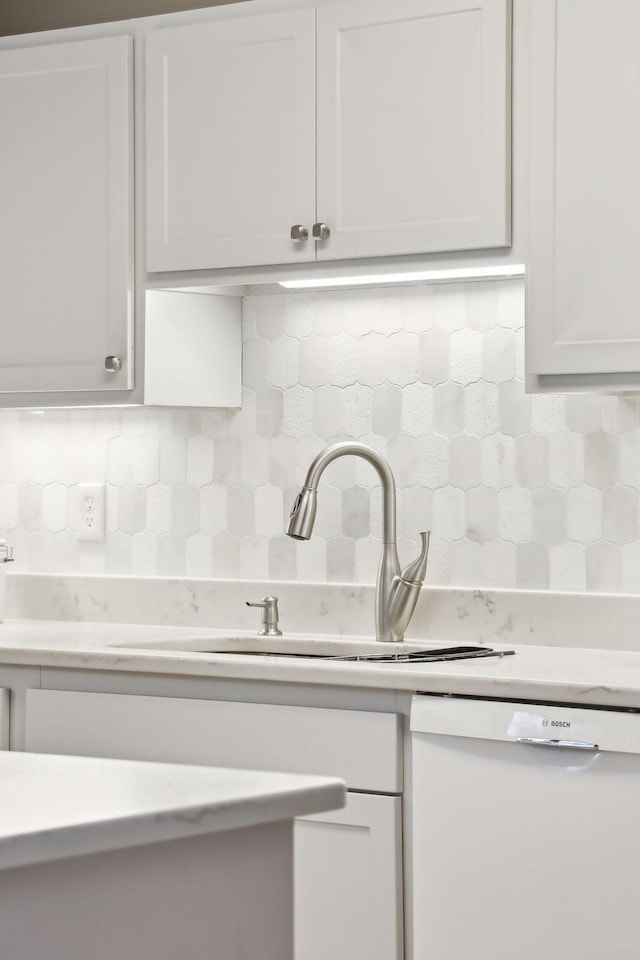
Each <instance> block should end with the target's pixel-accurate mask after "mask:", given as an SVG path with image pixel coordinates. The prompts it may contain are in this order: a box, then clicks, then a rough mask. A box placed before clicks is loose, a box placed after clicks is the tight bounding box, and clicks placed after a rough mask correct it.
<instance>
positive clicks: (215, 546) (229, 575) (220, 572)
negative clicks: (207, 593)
mask: <svg viewBox="0 0 640 960" xmlns="http://www.w3.org/2000/svg"><path fill="white" fill-rule="evenodd" d="M211 552H212V554H213V560H212V567H213V576H214V577H219V578H220V579H222V580H227V579H234V578H237V577H239V576H240V541H239V540H238V538H237V537H234V536H231V534H228V533H221V534H219V535H218V536H217V537H214V538H213V541H212V545H211Z"/></svg>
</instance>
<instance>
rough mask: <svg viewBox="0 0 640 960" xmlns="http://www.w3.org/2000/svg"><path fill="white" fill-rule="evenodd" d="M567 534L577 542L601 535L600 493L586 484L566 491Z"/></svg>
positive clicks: (593, 538)
mask: <svg viewBox="0 0 640 960" xmlns="http://www.w3.org/2000/svg"><path fill="white" fill-rule="evenodd" d="M567 536H568V538H569V539H570V540H576V541H577V542H578V543H592V542H593V541H595V540H600V538H601V537H602V493H601V491H600V490H596V488H595V487H588V486H586V484H580V486H577V487H573V489H572V490H569V491H568V493H567Z"/></svg>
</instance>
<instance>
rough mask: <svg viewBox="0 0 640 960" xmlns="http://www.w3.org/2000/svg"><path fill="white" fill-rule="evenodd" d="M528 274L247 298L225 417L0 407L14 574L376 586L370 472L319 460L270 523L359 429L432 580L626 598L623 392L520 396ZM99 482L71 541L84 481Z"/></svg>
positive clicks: (633, 533)
mask: <svg viewBox="0 0 640 960" xmlns="http://www.w3.org/2000/svg"><path fill="white" fill-rule="evenodd" d="M523 303H524V295H523V285H522V282H521V281H500V282H485V283H473V284H469V283H467V284H460V285H453V284H447V285H437V286H430V287H428V286H412V287H405V288H402V289H393V288H384V289H380V290H372V289H369V290H355V291H348V292H344V291H341V292H323V293H313V294H295V295H294V294H283V295H264V296H259V297H247V298H246V299H245V305H244V319H243V328H244V384H245V386H244V398H243V406H242V409H240V410H195V411H194V410H181V409H173V410H163V409H157V408H134V409H122V410H116V409H103V410H76V411H47V412H27V411H2V412H0V447H1V457H0V531H1V532H2V534H4V535H5V536H6V537H7V539H8V540H9V541H10V542H11V543H12V544H13V545H14V548H15V554H16V565H15V566H16V569H17V570H22V571H37V572H55V573H114V574H134V575H140V576H149V575H151V576H153V575H160V576H188V577H225V578H226V577H231V578H233V577H238V578H242V579H245V578H246V579H256V580H259V579H264V580H303V581H319V582H323V581H327V580H329V581H340V582H351V581H356V582H372V581H373V580H374V578H375V572H376V567H377V563H378V559H379V552H380V546H379V536H380V525H381V502H380V489H379V486H378V481H377V475H376V474H375V472H374V471H373V470H372V468H371V467H370V466H369V465H368V464H366V463H365V462H364V461H362V462H360V461H357V460H355V459H353V458H350V459H347V458H344V459H341V460H340V461H337V462H335V463H334V464H332V465H331V467H330V468H329V469H328V470H327V472H326V474H325V475H324V477H323V479H322V481H321V486H320V490H319V496H318V520H317V523H316V528H315V534H314V536H313V538H312V539H311V540H310V541H309V542H307V543H296V542H294V541H293V540H290V539H288V538H287V537H285V536H284V533H283V531H284V527H285V522H286V516H287V514H288V511H289V508H290V505H291V503H292V501H293V498H294V496H295V493H296V492H297V490H298V487H299V485H300V482H301V480H302V479H303V478H304V475H305V473H306V469H307V467H308V465H309V463H310V461H311V459H312V458H313V456H314V455H315V454H316V453H317V452H318V451H319V450H321V449H322V448H323V447H324V446H325V445H326V444H327V443H331V442H333V441H335V440H341V439H353V438H355V439H358V440H360V441H362V442H364V443H368V444H371V446H373V447H375V448H376V449H377V450H378V451H379V452H381V453H382V454H384V455H385V456H386V457H387V458H388V460H389V462H390V464H391V467H392V469H393V471H394V474H395V477H396V481H397V485H398V494H399V495H398V533H399V552H400V558H401V561H402V562H403V563H404V562H406V561H408V560H409V559H411V558H412V557H413V555H414V554H415V553H416V552H417V550H418V543H417V539H418V533H419V531H420V530H423V529H429V528H430V529H431V531H432V538H431V554H430V557H429V565H428V570H427V581H428V582H430V583H433V584H450V585H465V586H483V587H485V586H487V587H518V588H534V589H553V590H563V591H564V590H578V591H581V590H593V591H612V592H632V593H634V592H640V541H639V537H638V533H639V519H638V517H639V500H640V496H639V490H640V408H639V402H638V399H637V398H636V397H635V396H626V397H625V396H598V395H567V396H561V395H547V396H527V395H526V394H525V392H524V385H523V377H524V371H523V350H524V346H523V341H524V332H523V323H524V320H523V312H524V308H523ZM86 482H106V484H107V538H106V541H105V542H104V543H80V542H78V539H77V533H76V532H75V531H74V530H73V529H71V528H70V522H69V516H70V513H69V506H70V503H72V501H73V498H74V496H76V495H77V491H76V490H75V487H76V485H77V484H78V483H86Z"/></svg>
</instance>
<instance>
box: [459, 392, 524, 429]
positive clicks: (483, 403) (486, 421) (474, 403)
mask: <svg viewBox="0 0 640 960" xmlns="http://www.w3.org/2000/svg"><path fill="white" fill-rule="evenodd" d="M498 409H499V408H498V388H497V387H496V385H495V384H494V383H487V382H486V381H485V380H478V382H477V383H470V384H469V386H468V387H465V391H464V429H465V431H466V432H467V433H469V434H471V436H474V437H479V438H480V439H482V438H483V437H488V436H490V435H491V434H492V433H495V432H496V430H500V429H501V427H500V422H499V416H498ZM502 433H508V434H510V435H511V436H515V434H514V433H513V432H512V430H502Z"/></svg>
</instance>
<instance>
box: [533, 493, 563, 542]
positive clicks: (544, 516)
mask: <svg viewBox="0 0 640 960" xmlns="http://www.w3.org/2000/svg"><path fill="white" fill-rule="evenodd" d="M531 503H532V511H533V513H532V516H533V530H532V533H533V539H534V540H537V541H538V542H539V543H546V544H547V545H548V546H553V545H555V544H559V543H562V542H563V541H564V540H566V537H567V497H566V494H565V492H564V491H563V490H556V489H555V488H554V487H545V488H544V489H543V490H534V492H533V493H532V494H531Z"/></svg>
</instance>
